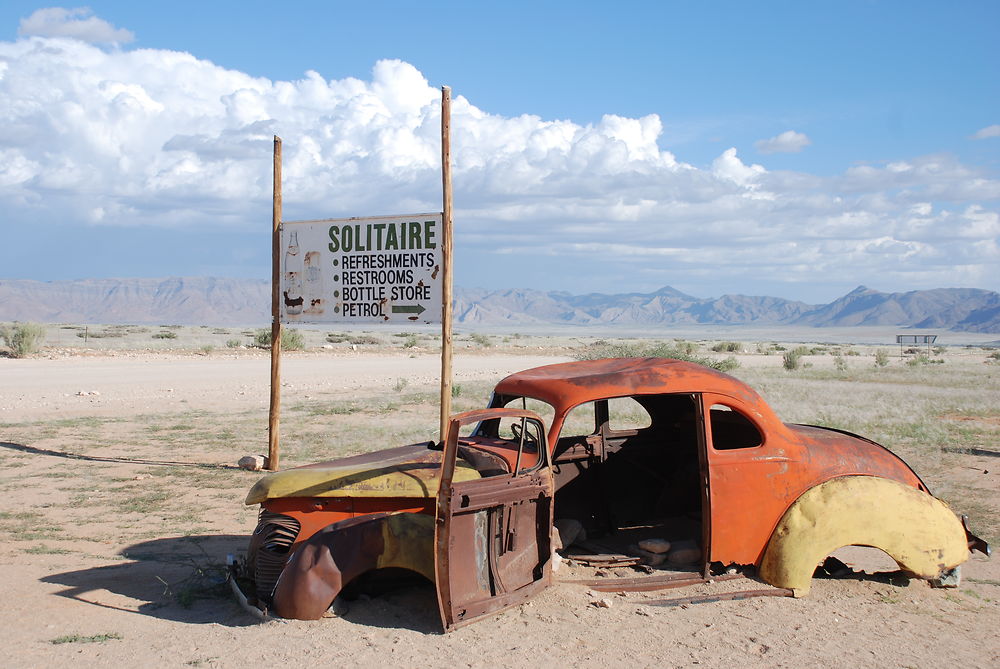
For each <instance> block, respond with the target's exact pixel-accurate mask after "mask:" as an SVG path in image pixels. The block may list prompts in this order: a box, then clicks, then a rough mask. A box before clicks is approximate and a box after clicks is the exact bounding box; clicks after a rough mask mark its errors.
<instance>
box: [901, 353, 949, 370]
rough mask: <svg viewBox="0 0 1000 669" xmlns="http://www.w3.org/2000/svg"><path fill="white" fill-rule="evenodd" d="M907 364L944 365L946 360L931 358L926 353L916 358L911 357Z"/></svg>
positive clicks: (914, 365)
mask: <svg viewBox="0 0 1000 669" xmlns="http://www.w3.org/2000/svg"><path fill="white" fill-rule="evenodd" d="M906 364H907V365H909V366H910V367H920V366H921V365H943V364H944V360H943V359H942V358H931V357H929V356H926V355H923V354H921V355H918V356H917V357H915V358H911V359H910V360H907V361H906Z"/></svg>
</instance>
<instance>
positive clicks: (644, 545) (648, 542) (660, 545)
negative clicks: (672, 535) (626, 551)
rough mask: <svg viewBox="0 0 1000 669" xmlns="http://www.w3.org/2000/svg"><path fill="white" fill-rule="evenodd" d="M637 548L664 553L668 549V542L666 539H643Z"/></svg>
mask: <svg viewBox="0 0 1000 669" xmlns="http://www.w3.org/2000/svg"><path fill="white" fill-rule="evenodd" d="M639 548H641V549H642V550H644V551H648V552H650V553H666V552H667V551H669V550H670V542H669V541H667V540H666V539H643V540H642V541H640V542H639Z"/></svg>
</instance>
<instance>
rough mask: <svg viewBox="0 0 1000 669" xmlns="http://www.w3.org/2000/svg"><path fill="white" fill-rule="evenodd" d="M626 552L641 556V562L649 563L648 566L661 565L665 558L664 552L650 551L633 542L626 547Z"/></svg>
mask: <svg viewBox="0 0 1000 669" xmlns="http://www.w3.org/2000/svg"><path fill="white" fill-rule="evenodd" d="M628 552H629V553H630V554H632V555H635V556H636V557H640V558H642V563H643V564H646V565H649V566H650V567H656V566H658V565H661V564H663V562H664V561H665V560H666V559H667V556H666V554H665V553H650V552H649V551H645V550H643V549H641V548H639V547H638V546H636V545H635V544H632V545H631V546H629V547H628Z"/></svg>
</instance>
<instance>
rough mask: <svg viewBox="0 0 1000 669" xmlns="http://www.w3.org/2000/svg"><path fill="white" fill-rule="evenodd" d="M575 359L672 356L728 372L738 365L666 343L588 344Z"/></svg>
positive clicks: (728, 360)
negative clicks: (687, 351) (698, 354)
mask: <svg viewBox="0 0 1000 669" xmlns="http://www.w3.org/2000/svg"><path fill="white" fill-rule="evenodd" d="M573 357H574V358H576V359H577V360H600V359H602V358H674V359H676V360H686V361H688V362H694V363H697V364H699V365H704V366H706V367H711V368H712V369H717V370H719V371H720V372H728V371H731V370H734V369H736V368H737V367H739V366H740V363H739V361H738V360H737V359H736V358H734V357H732V356H729V357H728V358H726V359H725V360H712V359H711V358H702V357H700V356H695V355H691V354H689V353H685V352H684V351H682V350H679V349H677V348H676V347H674V346H671V345H670V344H666V343H659V344H625V343H622V344H607V345H604V346H595V345H593V344H592V345H590V346H587V347H586V348H584V349H583V350H581V351H578V352H577V353H576V354H575V355H574V356H573Z"/></svg>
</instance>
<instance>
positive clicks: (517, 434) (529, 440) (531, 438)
mask: <svg viewBox="0 0 1000 669" xmlns="http://www.w3.org/2000/svg"><path fill="white" fill-rule="evenodd" d="M510 431H511V434H513V435H514V438H515V439H516V440H517V441H521V434H522V432H523V430H522V429H521V423H511V424H510ZM535 441H536V439H535V435H534V433H532V432H528V433H527V435H526V436H525V438H524V444H525V446H527V445H528V444H534V443H535Z"/></svg>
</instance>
